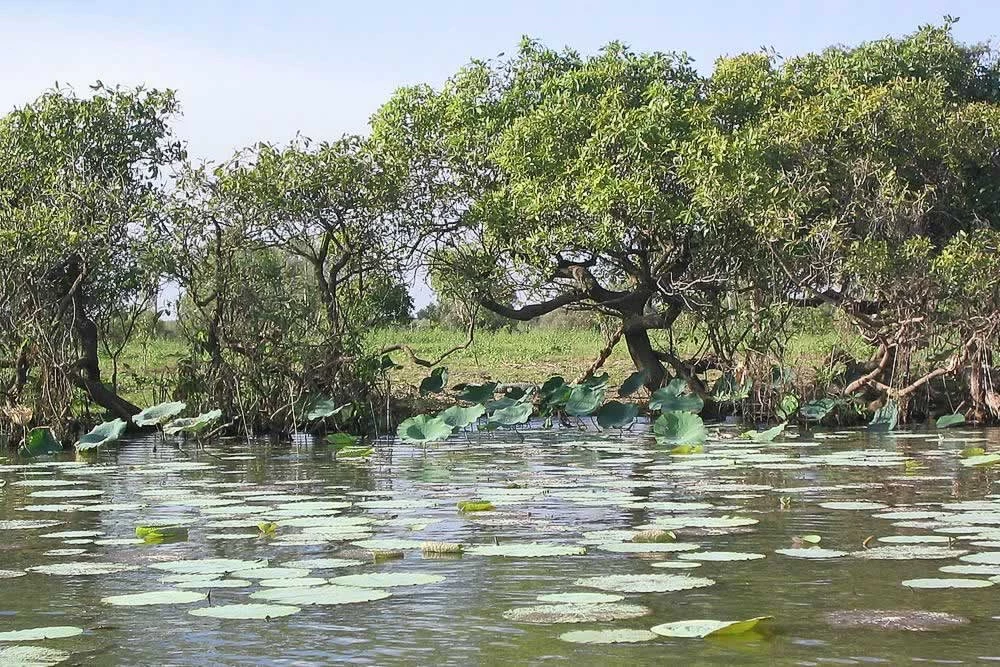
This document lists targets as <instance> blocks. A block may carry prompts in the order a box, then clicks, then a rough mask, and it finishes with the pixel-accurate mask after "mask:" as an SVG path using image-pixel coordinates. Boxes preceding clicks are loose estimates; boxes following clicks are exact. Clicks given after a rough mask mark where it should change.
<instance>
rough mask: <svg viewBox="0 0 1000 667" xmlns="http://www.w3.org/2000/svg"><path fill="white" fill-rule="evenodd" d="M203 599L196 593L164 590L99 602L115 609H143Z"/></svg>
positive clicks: (103, 599) (104, 599)
mask: <svg viewBox="0 0 1000 667" xmlns="http://www.w3.org/2000/svg"><path fill="white" fill-rule="evenodd" d="M205 598H206V595H205V594H204V593H196V592H194V591H174V590H164V591H149V592H147V593H131V594H129V595H112V596H110V597H106V598H101V602H103V603H104V604H110V605H114V606H116V607H145V606H149V605H157V604H171V605H173V604H190V603H192V602H199V601H201V600H204V599H205Z"/></svg>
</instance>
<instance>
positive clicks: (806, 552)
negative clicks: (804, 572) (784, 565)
mask: <svg viewBox="0 0 1000 667" xmlns="http://www.w3.org/2000/svg"><path fill="white" fill-rule="evenodd" d="M774 553H776V554H781V555H782V556H788V557H790V558H817V559H825V558H843V557H844V556H849V555H850V554H848V553H847V552H846V551H837V550H835V549H823V548H820V547H811V548H810V547H806V548H799V549H775V551H774Z"/></svg>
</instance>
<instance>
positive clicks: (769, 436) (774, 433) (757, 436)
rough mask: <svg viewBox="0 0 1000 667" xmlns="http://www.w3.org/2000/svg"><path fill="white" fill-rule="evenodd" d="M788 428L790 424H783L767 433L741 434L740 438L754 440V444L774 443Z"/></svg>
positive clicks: (768, 430) (749, 432) (752, 432)
mask: <svg viewBox="0 0 1000 667" xmlns="http://www.w3.org/2000/svg"><path fill="white" fill-rule="evenodd" d="M786 426H788V422H781V423H780V424H778V425H777V426H772V427H771V428H769V429H767V430H766V431H747V432H746V433H741V434H740V437H741V438H746V439H747V440H753V441H754V442H774V439H775V438H777V437H778V436H779V435H781V434H782V433H783V432H784V430H785V427H786Z"/></svg>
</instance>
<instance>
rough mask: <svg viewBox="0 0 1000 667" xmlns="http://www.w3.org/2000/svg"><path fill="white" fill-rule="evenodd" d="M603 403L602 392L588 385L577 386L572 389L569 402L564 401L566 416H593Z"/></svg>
mask: <svg viewBox="0 0 1000 667" xmlns="http://www.w3.org/2000/svg"><path fill="white" fill-rule="evenodd" d="M603 402H604V390H603V389H595V388H594V387H591V386H590V385H586V384H579V385H577V386H575V387H573V391H571V392H570V395H569V400H567V401H566V414H568V415H569V416H570V417H586V416H588V415H592V414H594V412H595V411H596V410H597V408H598V407H600V405H601V403H603Z"/></svg>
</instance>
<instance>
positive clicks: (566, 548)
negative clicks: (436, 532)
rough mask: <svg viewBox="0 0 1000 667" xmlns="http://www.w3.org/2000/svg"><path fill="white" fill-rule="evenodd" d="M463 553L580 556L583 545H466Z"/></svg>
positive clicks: (504, 555)
mask: <svg viewBox="0 0 1000 667" xmlns="http://www.w3.org/2000/svg"><path fill="white" fill-rule="evenodd" d="M465 553H467V554H471V555H474V556H501V557H504V558H547V557H552V556H582V555H583V554H585V553H587V549H586V548H585V547H581V546H577V545H574V544H538V543H534V542H531V543H521V544H516V543H510V544H493V545H481V546H472V547H468V548H467V549H466V550H465Z"/></svg>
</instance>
